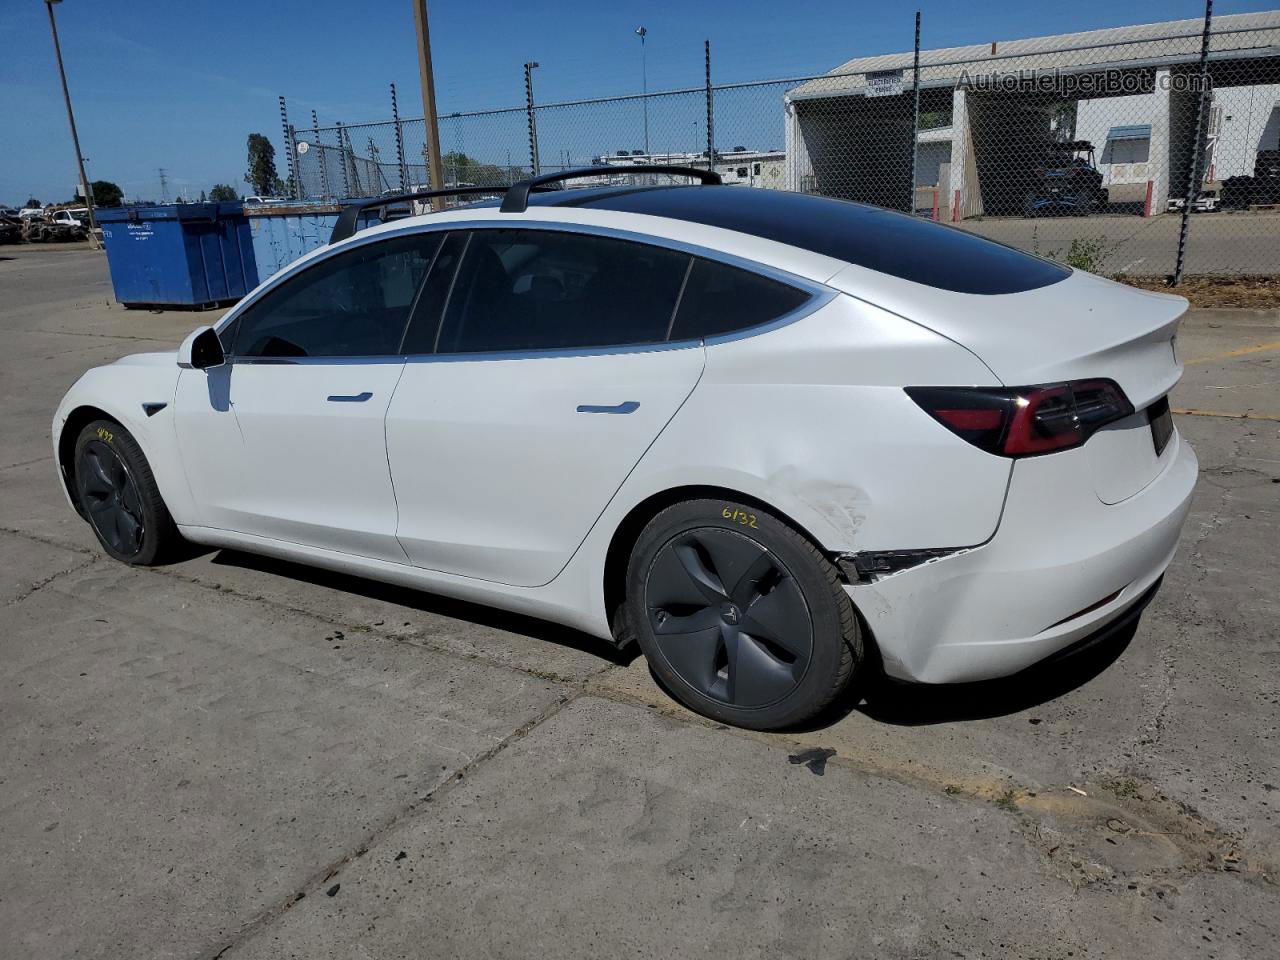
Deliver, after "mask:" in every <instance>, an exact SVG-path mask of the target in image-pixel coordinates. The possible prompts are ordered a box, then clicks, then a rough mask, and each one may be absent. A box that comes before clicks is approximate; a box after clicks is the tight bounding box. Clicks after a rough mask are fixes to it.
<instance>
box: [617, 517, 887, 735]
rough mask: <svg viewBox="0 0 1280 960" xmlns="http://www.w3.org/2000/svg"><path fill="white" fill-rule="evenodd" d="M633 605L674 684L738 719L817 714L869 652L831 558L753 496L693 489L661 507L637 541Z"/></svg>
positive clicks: (797, 718) (644, 639)
mask: <svg viewBox="0 0 1280 960" xmlns="http://www.w3.org/2000/svg"><path fill="white" fill-rule="evenodd" d="M627 612H628V619H629V620H630V625H631V628H632V630H633V631H634V632H635V634H636V636H637V637H638V639H639V642H640V647H641V649H642V650H643V651H644V654H645V657H646V658H647V659H648V661H649V664H650V666H651V667H652V669H653V671H654V673H655V674H657V676H658V678H659V679H660V680H661V681H662V682H663V684H664V685H665V686H666V687H667V689H668V690H669V691H670V692H671V693H672V694H673V695H674V696H675V697H676V698H677V699H679V700H680V701H681V702H682V703H684V704H685V705H686V706H688V707H690V708H691V709H693V710H696V711H698V712H699V713H702V714H705V715H706V716H709V717H713V718H714V719H717V720H721V721H723V722H725V723H732V724H734V725H736V726H742V727H751V728H754V729H760V730H768V729H774V728H778V727H785V726H791V725H794V724H797V723H800V722H802V721H804V720H807V719H809V718H811V717H813V716H814V715H815V714H817V713H819V712H820V711H822V710H823V709H824V708H825V707H826V706H827V705H828V704H830V703H831V701H832V700H834V699H835V697H836V696H837V695H838V694H839V693H840V692H841V691H842V690H844V689H845V687H846V686H848V684H849V682H850V680H851V679H852V677H853V674H854V671H855V670H856V668H857V666H858V665H859V664H860V663H861V661H862V637H861V634H860V632H859V629H858V624H857V618H856V617H855V616H854V612H853V605H852V604H851V603H850V602H849V597H848V595H847V594H846V593H845V592H844V589H843V587H842V586H841V583H840V578H839V576H838V574H837V572H836V570H835V568H834V566H833V565H832V564H831V562H830V561H829V560H827V558H826V557H825V556H824V555H823V554H822V552H821V551H820V550H818V549H817V548H816V547H815V546H814V545H813V544H812V543H810V542H809V541H808V540H806V539H805V538H804V537H802V536H801V535H800V534H799V533H797V532H796V531H795V530H794V529H792V528H791V527H790V526H788V525H787V524H785V523H783V522H782V521H781V520H779V519H778V518H776V517H774V516H773V515H772V514H770V513H768V512H766V511H763V510H761V509H760V508H758V507H755V506H752V505H749V504H744V503H735V502H732V501H722V500H693V501H688V502H685V503H680V504H677V505H675V506H672V507H669V508H667V509H666V510H664V511H662V512H661V513H660V514H658V515H657V516H656V517H654V518H653V520H651V521H650V522H649V524H648V525H647V526H646V527H645V528H644V530H643V531H642V532H641V534H640V537H639V538H638V540H637V541H636V545H635V547H634V548H633V551H632V555H631V562H630V564H629V566H628V571H627Z"/></svg>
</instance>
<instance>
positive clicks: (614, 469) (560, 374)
mask: <svg viewBox="0 0 1280 960" xmlns="http://www.w3.org/2000/svg"><path fill="white" fill-rule="evenodd" d="M455 262H456V263H459V264H460V266H459V267H458V268H457V269H456V271H455V270H453V269H452V264H453V263H455ZM689 265H690V257H689V256H688V255H686V254H683V253H678V252H675V251H671V250H667V249H662V248H658V247H653V246H648V245H645V244H640V243H634V242H630V241H624V240H618V239H614V238H610V237H603V236H597V235H592V234H584V233H571V232H558V231H551V230H542V229H535V228H525V229H518V230H516V229H497V228H495V229H476V230H474V231H472V232H471V233H470V234H453V235H451V236H450V237H449V239H448V240H446V241H445V245H444V247H442V249H441V254H440V256H439V257H438V258H437V267H436V269H433V271H432V275H431V277H430V278H429V279H428V282H427V284H426V287H425V288H424V293H423V298H422V300H423V305H422V308H421V309H419V311H418V312H417V313H416V314H415V320H414V323H413V325H412V327H411V330H410V333H409V336H408V342H407V345H406V352H407V353H409V354H410V356H409V357H408V362H407V363H406V366H405V371H404V375H403V377H402V378H401V381H400V385H399V386H398V387H397V389H396V394H395V398H394V399H393V400H392V403H391V407H390V409H389V411H388V414H387V452H388V458H389V460H390V463H391V474H392V477H393V480H394V484H395V493H396V499H397V502H398V503H399V526H398V536H399V539H400V543H401V545H402V546H403V548H404V550H405V552H406V553H407V554H408V556H409V558H410V560H411V562H413V563H414V564H416V565H418V566H422V567H426V568H429V569H432V570H439V571H444V572H448V573H453V574H460V575H463V576H469V577H478V578H482V579H487V580H494V581H497V582H500V583H507V584H514V585H520V586H537V585H541V584H544V583H547V582H549V581H550V580H552V579H553V578H554V577H555V576H556V574H557V573H559V571H560V570H561V569H562V568H563V567H564V565H565V563H566V562H568V560H569V558H570V556H572V554H573V552H574V550H575V549H576V548H577V547H578V545H579V544H580V543H581V542H582V540H583V538H584V537H585V536H586V534H587V532H588V531H589V529H590V528H591V525H592V524H593V523H594V522H595V520H596V518H597V517H599V515H600V513H601V512H602V511H603V509H604V507H605V506H606V504H607V503H608V501H609V499H610V498H611V497H612V496H613V494H614V493H615V492H616V491H617V489H618V487H619V486H620V485H621V484H622V482H623V480H624V479H625V478H626V476H627V474H628V473H629V472H630V470H631V469H632V468H633V467H634V466H635V464H636V463H637V462H638V461H639V459H640V458H641V457H642V456H643V455H644V452H645V450H647V449H648V447H649V445H650V444H651V443H652V442H653V441H654V439H655V438H656V437H657V436H658V434H659V433H660V432H661V431H662V429H663V428H664V427H665V426H666V424H667V423H668V422H669V421H670V420H671V418H672V417H673V416H674V415H675V413H676V411H677V410H678V409H679V408H680V405H681V404H682V403H683V402H684V400H685V399H686V398H687V397H688V396H689V394H690V392H692V390H693V388H694V386H695V385H696V383H697V382H698V378H699V376H700V375H701V373H702V367H703V350H702V346H701V343H700V342H699V341H696V340H694V341H685V342H683V343H681V344H674V343H668V342H666V341H667V338H668V334H669V332H670V328H671V323H672V318H673V315H674V310H675V307H676V303H677V301H678V299H679V296H680V291H681V288H682V286H683V284H684V281H685V277H686V274H687V272H688V268H689ZM428 303H429V304H430V305H431V306H432V307H434V308H435V317H436V318H437V319H438V320H439V322H438V323H435V322H431V317H432V311H431V310H430V309H427V305H428ZM415 354H416V355H415Z"/></svg>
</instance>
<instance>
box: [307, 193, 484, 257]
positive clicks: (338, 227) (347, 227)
mask: <svg viewBox="0 0 1280 960" xmlns="http://www.w3.org/2000/svg"><path fill="white" fill-rule="evenodd" d="M507 189H508V184H505V183H502V184H498V185H496V186H492V187H475V186H472V187H446V188H445V189H443V190H419V191H417V192H415V193H397V194H394V195H393V196H389V197H370V198H368V199H367V200H357V201H356V202H355V203H349V204H346V205H345V206H344V207H343V208H342V212H341V213H339V214H338V222H337V223H335V224H334V225H333V233H332V234H330V235H329V243H331V244H333V243H337V242H338V241H339V240H345V239H347V237H353V236H355V235H356V230H357V224H358V223H359V221H360V214H362V213H364V212H365V211H366V210H379V209H382V208H384V207H389V206H392V205H393V204H397V203H407V202H409V201H410V200H430V199H432V198H434V197H460V196H483V195H485V194H488V195H490V196H496V195H497V194H499V193H506V191H507Z"/></svg>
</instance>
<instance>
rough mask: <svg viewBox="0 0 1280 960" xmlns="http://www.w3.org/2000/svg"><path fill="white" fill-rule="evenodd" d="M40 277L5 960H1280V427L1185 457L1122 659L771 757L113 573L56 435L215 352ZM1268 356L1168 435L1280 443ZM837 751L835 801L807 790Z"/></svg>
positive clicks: (564, 689)
mask: <svg viewBox="0 0 1280 960" xmlns="http://www.w3.org/2000/svg"><path fill="white" fill-rule="evenodd" d="M14 250H17V251H20V252H19V253H18V254H17V260H5V261H0V285H2V286H3V289H4V291H5V294H4V299H3V302H0V329H2V330H3V331H4V332H5V334H6V337H7V338H8V339H7V341H6V342H7V343H9V344H10V346H11V348H10V350H9V351H8V352H7V353H6V356H5V357H3V358H0V399H3V400H4V402H6V404H8V405H9V406H10V407H11V408H12V410H13V411H15V413H14V415H13V416H12V417H11V421H10V422H11V426H12V429H11V430H10V431H9V432H8V433H6V441H8V442H7V444H6V447H5V448H4V450H3V453H0V488H2V489H3V492H4V496H3V497H0V531H8V533H7V534H3V533H0V571H3V574H0V577H2V578H3V582H2V583H0V602H4V601H6V600H8V601H13V600H14V599H17V602H10V603H9V604H8V605H7V606H6V607H5V620H4V624H5V629H4V631H0V658H3V659H0V862H2V863H4V864H5V870H4V871H0V874H2V877H0V956H5V957H7V956H10V955H13V956H64V955H66V956H70V955H76V954H79V955H85V954H90V955H113V956H114V955H127V956H134V955H139V956H186V957H205V958H212V957H213V956H215V955H216V954H217V953H218V952H219V951H221V950H223V948H230V949H229V950H228V953H227V954H226V955H227V956H232V955H235V953H236V952H237V951H239V952H241V953H242V954H243V955H247V956H285V955H289V954H293V955H298V956H307V957H313V956H325V955H333V956H344V957H348V956H358V955H362V951H363V952H364V953H367V954H369V955H388V954H395V953H404V954H407V955H412V956H420V955H422V954H423V952H424V951H426V952H432V953H439V954H441V955H449V954H450V953H457V954H468V953H472V954H474V953H484V952H487V953H488V955H492V956H517V955H519V956H534V955H544V954H549V953H551V951H553V950H555V951H558V952H560V953H562V954H564V955H566V956H570V957H572V956H579V955H581V956H585V955H586V954H587V953H588V952H590V953H591V955H592V956H597V955H599V954H601V953H606V952H608V953H631V954H646V953H653V954H661V955H664V956H671V955H675V956H681V955H692V954H693V953H695V952H696V953H698V954H699V955H707V954H719V953H728V952H729V951H736V952H738V953H741V954H743V955H746V956H765V955H768V956H774V955H783V956H787V955H791V956H824V955H842V956H847V955H859V956H868V955H871V956H889V957H898V956H901V957H930V958H932V957H935V956H948V955H951V954H952V953H960V954H962V955H964V956H981V955H983V954H985V955H987V956H1038V957H1045V956H1050V957H1056V958H1061V957H1066V956H1075V957H1081V956H1098V955H1110V956H1130V955H1133V954H1134V947H1133V944H1134V943H1135V942H1138V943H1141V945H1142V947H1141V952H1143V953H1145V954H1149V955H1152V956H1162V957H1190V956H1208V955H1210V954H1212V955H1215V956H1220V957H1234V956H1241V957H1243V956H1250V957H1256V956H1265V955H1269V951H1271V947H1272V945H1273V944H1274V942H1275V939H1276V936H1277V933H1278V932H1280V931H1277V929H1276V923H1277V921H1276V918H1277V916H1280V914H1278V913H1277V911H1276V910H1275V902H1276V894H1275V890H1276V889H1280V855H1278V852H1277V848H1278V844H1277V836H1278V835H1280V819H1277V811H1276V807H1277V804H1280V799H1277V798H1278V797H1280V793H1277V787H1280V750H1277V749H1276V745H1277V743H1278V742H1280V727H1277V717H1276V706H1277V702H1278V701H1277V699H1276V695H1275V684H1274V675H1275V668H1276V665H1277V658H1280V645H1278V644H1280V641H1278V640H1277V636H1276V632H1275V628H1274V624H1275V623H1276V620H1277V617H1276V612H1277V611H1276V609H1275V604H1276V602H1277V598H1276V591H1275V589H1274V583H1275V570H1276V562H1277V553H1276V548H1275V544H1276V543H1280V531H1278V530H1277V527H1276V515H1277V505H1278V504H1280V483H1277V482H1276V481H1280V424H1275V423H1272V422H1269V421H1252V420H1249V421H1245V420H1237V419H1229V418H1222V417H1217V416H1206V417H1180V418H1179V421H1178V423H1179V428H1180V429H1181V430H1182V432H1183V434H1184V435H1185V436H1187V437H1189V438H1190V439H1191V441H1192V442H1193V443H1194V444H1195V446H1196V449H1197V452H1198V453H1199V455H1200V458H1201V463H1202V468H1203V474H1202V479H1201V484H1200V487H1199V489H1198V491H1197V496H1196V501H1195V505H1194V510H1193V514H1192V517H1191V519H1190V521H1189V522H1188V525H1187V529H1186V533H1185V536H1184V539H1183V544H1182V549H1181V551H1180V553H1179V555H1178V557H1177V558H1176V559H1175V561H1174V565H1173V567H1172V568H1171V570H1170V572H1169V575H1168V577H1167V579H1166V583H1165V587H1164V589H1163V591H1162V592H1161V594H1160V595H1159V597H1158V598H1157V600H1156V602H1155V603H1154V604H1153V605H1152V607H1151V608H1150V610H1149V611H1148V613H1147V615H1146V616H1145V617H1144V619H1143V622H1142V625H1141V627H1140V628H1139V630H1138V631H1137V633H1136V635H1135V636H1134V638H1133V639H1132V641H1131V642H1130V643H1129V644H1128V645H1127V646H1124V647H1123V648H1121V647H1116V648H1114V649H1112V650H1109V651H1102V652H1100V655H1099V656H1098V657H1097V659H1096V660H1094V661H1092V662H1084V663H1078V664H1076V665H1075V666H1073V667H1072V668H1071V669H1070V670H1067V669H1065V668H1063V669H1060V670H1058V671H1055V672H1054V673H1052V674H1051V675H1049V676H1047V677H1042V678H1041V679H1039V680H1037V681H1035V682H1029V681H1027V680H1026V679H1025V678H1020V679H1019V680H1017V681H1013V682H1010V683H1006V684H998V685H983V686H982V687H980V688H957V689H948V690H936V689H925V690H912V689H904V688H898V687H892V686H886V687H875V686H873V687H871V688H868V689H866V690H863V691H861V693H862V696H861V697H859V698H851V699H850V700H849V702H847V703H846V704H845V705H844V707H845V712H844V714H843V715H840V714H835V715H833V716H831V717H829V718H825V719H824V720H823V722H822V723H821V724H818V725H815V726H814V727H813V728H812V729H810V730H807V731H795V732H790V733H788V734H785V735H757V734H745V733H742V732H739V731H732V730H727V729H724V728H717V727H716V726H715V725H712V724H709V723H707V722H706V721H704V720H701V719H699V718H692V717H690V716H689V715H687V714H685V713H684V712H683V711H681V710H680V709H679V708H678V707H676V706H674V704H673V703H672V702H671V701H670V700H669V699H668V698H667V697H666V696H665V695H664V694H663V693H662V692H661V691H659V690H658V689H657V688H656V687H655V686H654V685H653V683H652V680H651V679H650V678H649V675H648V673H647V670H646V669H645V668H644V665H643V663H640V662H632V663H631V664H630V665H629V666H623V667H615V666H613V663H614V661H613V660H612V659H611V658H610V657H609V655H608V651H607V649H606V648H604V647H602V646H600V645H598V644H596V643H595V641H590V640H588V639H586V638H583V637H581V636H578V635H575V634H572V633H571V632H569V631H563V630H560V629H559V628H555V627H551V626H549V625H546V624H540V623H537V622H534V621H528V620H522V619H519V618H513V617H506V616H503V615H501V614H495V613H493V612H491V611H485V610H483V609H481V608H478V607H473V606H470V605H466V604H457V603H451V602H445V601H438V600H434V599H432V598H430V597H427V596H425V595H420V594H414V593H411V592H409V591H398V590H395V589H393V588H386V587H382V586H380V585H377V584H372V583H368V582H364V581H358V580H353V579H349V578H341V577H334V576H330V575H327V574H324V573H320V572H316V571H309V570H306V569H304V568H301V567H296V566H292V565H289V564H281V563H274V562H272V561H266V560H260V559H255V558H251V557H247V556H244V555H239V554H234V553H231V552H219V553H214V554H209V555H205V556H202V557H196V558H194V559H192V560H189V561H187V562H185V563H182V564H178V565H175V566H173V567H168V568H165V569H164V570H162V571H160V572H144V571H134V570H129V569H126V568H123V567H120V566H118V565H115V564H112V563H109V562H107V561H105V560H102V559H99V558H100V554H99V552H98V551H97V548H96V544H95V541H94V540H93V538H92V535H91V534H90V532H89V530H88V528H87V527H86V526H85V525H84V524H83V523H82V522H81V521H80V520H79V519H78V518H76V517H75V515H74V514H73V513H72V512H71V511H70V510H69V509H68V508H67V506H66V504H65V502H64V501H63V498H62V494H61V492H60V491H59V489H58V486H57V481H56V477H55V475H54V473H53V465H52V461H51V460H50V459H49V449H48V437H47V433H48V421H49V418H50V416H51V413H52V410H53V407H54V405H55V404H56V403H57V400H58V398H59V397H60V395H61V393H62V391H63V390H64V389H65V386H66V384H67V383H69V382H71V380H73V379H74V378H75V377H76V376H78V375H79V373H80V372H81V371H82V370H83V369H84V367H86V366H88V365H90V364H92V363H97V362H103V361H106V360H109V359H112V358H114V357H115V356H119V355H123V354H125V353H131V352H136V351H138V350H140V349H157V348H159V347H160V346H161V345H162V344H163V345H168V346H172V345H174V344H176V343H177V341H178V340H179V339H180V338H181V337H182V336H183V335H185V333H186V332H187V331H188V330H190V329H191V327H193V326H195V325H196V324H198V323H202V322H208V321H209V319H211V318H212V317H214V316H216V314H192V313H188V312H172V313H164V314H151V313H145V312H134V311H127V312H126V311H123V310H121V309H119V308H118V307H113V306H110V305H109V304H108V299H109V293H108V290H109V288H108V285H107V282H106V272H105V263H104V262H103V260H102V259H101V257H100V255H97V254H92V253H88V252H85V251H76V250H68V249H65V248H61V249H60V248H52V247H51V248H44V249H43V250H42V249H40V248H26V249H23V248H14ZM6 251H7V252H6V255H8V251H9V248H6ZM15 267H16V268H17V269H15ZM1277 319H1278V318H1277V315H1276V314H1275V312H1271V313H1266V312H1250V311H1236V312H1227V311H1196V312H1193V313H1192V314H1191V315H1190V316H1189V318H1188V321H1187V323H1186V325H1185V326H1184V328H1183V334H1182V339H1181V350H1182V354H1183V356H1184V357H1185V358H1187V359H1190V360H1200V359H1205V358H1207V359H1206V362H1203V363H1191V364H1190V365H1189V366H1188V370H1187V376H1186V378H1185V379H1184V381H1183V383H1182V384H1181V385H1180V386H1179V388H1178V390H1177V391H1176V392H1175V394H1174V397H1173V402H1174V404H1175V405H1182V406H1199V407H1205V408H1209V409H1210V410H1211V408H1210V407H1209V404H1210V403H1211V402H1212V403H1217V404H1220V405H1222V406H1224V407H1227V410H1226V411H1219V412H1233V411H1234V412H1237V413H1238V412H1246V411H1248V410H1269V409H1275V408H1277V407H1278V406H1280V403H1278V402H1277V401H1276V399H1275V398H1276V397H1280V389H1277V388H1276V387H1275V386H1274V385H1273V384H1271V383H1270V382H1269V380H1270V379H1272V378H1271V367H1272V366H1273V365H1274V364H1273V363H1271V362H1270V361H1271V359H1272V358H1273V356H1274V355H1272V354H1270V353H1268V352H1267V351H1256V350H1252V348H1253V347H1256V346H1258V345H1260V344H1264V343H1267V342H1269V341H1273V340H1278V339H1280V336H1277V335H1276V333H1275V330H1276V325H1277ZM1242 349H1249V350H1251V351H1252V352H1249V353H1236V351H1238V350H1242ZM1228 354H1232V355H1228ZM1264 381H1266V382H1264ZM1251 384H1254V385H1251ZM1215 391H1216V392H1215ZM1233 398H1235V402H1234V405H1230V404H1232V402H1233ZM81 561H83V562H84V563H85V564H87V565H88V566H86V567H85V568H83V569H79V568H78V564H79V563H80V562H81ZM36 588H38V589H36ZM623 662H625V659H624V660H623ZM82 674H83V676H82ZM584 689H585V690H586V691H587V692H588V694H589V696H587V697H584V698H582V699H580V700H576V701H574V702H573V703H572V704H571V706H569V707H568V708H567V709H564V710H559V712H557V711H558V705H559V704H560V702H561V700H562V699H563V698H566V697H573V696H575V695H578V694H579V693H580V692H581V691H582V690H584ZM606 701H607V702H606ZM548 718H549V719H548ZM819 747H820V748H824V749H826V750H831V749H834V750H835V751H836V754H835V756H834V757H833V758H831V759H830V760H828V762H827V764H826V767H825V770H824V776H823V777H821V778H819V777H816V776H814V775H813V774H812V773H810V772H809V770H808V768H807V767H806V765H805V764H804V763H797V764H792V763H791V762H790V761H789V759H788V758H789V757H790V756H791V755H793V754H796V755H798V754H799V752H800V751H804V750H808V749H812V748H819ZM459 773H461V774H462V778H461V780H458V779H456V777H457V774H459ZM1072 787H1075V788H1076V789H1079V790H1084V791H1085V794H1086V796H1083V797H1082V796H1081V795H1080V794H1078V793H1076V792H1074V791H1073V790H1072V789H1071V788H1072ZM426 796H429V797H431V798H432V799H430V800H427V801H423V800H422V798H423V797H426ZM895 818H896V819H895ZM1113 820H1114V821H1116V823H1117V824H1119V826H1118V827H1113V826H1111V825H1110V824H1111V821H1113ZM761 824H764V825H767V826H769V828H770V829H769V830H762V829H760V825H761ZM46 828H49V829H47V830H46ZM753 829H754V832H753ZM366 850H367V852H362V851H366ZM400 850H404V851H405V853H406V856H405V858H404V859H401V860H397V859H396V856H398V854H399V852H400ZM171 868H172V870H173V872H172V873H170V872H169V870H170V869H171ZM335 869H336V870H337V871H338V873H337V874H336V875H335V876H333V877H329V876H328V874H329V872H330V871H332V870H335ZM410 870H412V872H409V871H410ZM410 879H412V880H413V881H414V882H413V883H412V884H410V883H409V880H410ZM335 884H338V885H340V886H339V890H338V891H336V892H335V894H334V896H333V897H328V896H326V891H327V890H329V889H330V888H332V887H333V886H334V885H335ZM1131 884H1132V886H1130V885H1131ZM299 893H305V894H306V896H305V897H304V899H302V900H301V901H297V902H296V903H295V900H296V897H297V895H298V894H299ZM290 904H293V906H292V907H290ZM424 944H425V946H424Z"/></svg>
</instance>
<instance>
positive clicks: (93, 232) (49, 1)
mask: <svg viewBox="0 0 1280 960" xmlns="http://www.w3.org/2000/svg"><path fill="white" fill-rule="evenodd" d="M61 2H62V0H44V6H45V9H46V10H48V11H49V31H50V32H51V33H52V34H53V53H54V55H55V56H56V57H57V58H58V77H59V78H60V79H61V80H62V99H63V100H65V101H66V104H67V122H68V123H69V124H71V146H72V147H74V148H75V151H76V169H77V170H79V171H80V194H81V196H83V197H84V204H85V207H86V209H88V211H89V241H90V242H91V243H92V244H94V245H95V246H96V245H97V243H98V236H97V230H98V221H97V218H96V217H94V215H93V199H92V197H90V195H89V180H88V178H87V177H86V176H85V173H84V156H83V155H82V154H81V153H80V135H79V134H78V133H76V115H75V113H73V112H72V110H71V92H70V91H69V90H68V89H67V72H66V71H65V70H64V69H63V68H62V45H61V44H60V43H58V22H57V21H56V20H55V19H54V18H53V5H54V4H55V3H61Z"/></svg>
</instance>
